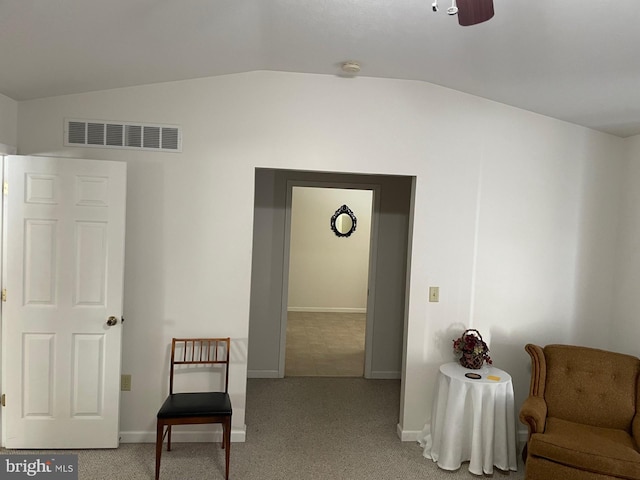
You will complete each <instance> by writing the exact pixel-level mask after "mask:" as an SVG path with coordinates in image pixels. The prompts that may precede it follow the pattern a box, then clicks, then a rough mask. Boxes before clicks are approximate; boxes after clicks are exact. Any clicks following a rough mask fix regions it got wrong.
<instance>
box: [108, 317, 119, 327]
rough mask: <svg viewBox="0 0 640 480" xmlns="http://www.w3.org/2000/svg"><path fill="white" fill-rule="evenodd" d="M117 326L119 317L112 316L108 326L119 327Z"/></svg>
mask: <svg viewBox="0 0 640 480" xmlns="http://www.w3.org/2000/svg"><path fill="white" fill-rule="evenodd" d="M117 324H118V317H113V316H111V317H109V318H108V319H107V325H109V326H110V327H113V326H114V325H117Z"/></svg>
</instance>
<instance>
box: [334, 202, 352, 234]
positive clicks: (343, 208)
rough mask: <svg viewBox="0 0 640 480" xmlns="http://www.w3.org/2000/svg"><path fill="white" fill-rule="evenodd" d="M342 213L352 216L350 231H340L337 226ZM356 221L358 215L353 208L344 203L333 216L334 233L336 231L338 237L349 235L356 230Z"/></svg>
mask: <svg viewBox="0 0 640 480" xmlns="http://www.w3.org/2000/svg"><path fill="white" fill-rule="evenodd" d="M342 214H347V215H349V217H350V218H351V228H350V229H349V231H348V232H345V233H342V232H340V231H339V230H338V228H337V227H336V220H337V219H338V217H339V216H340V215H342ZM356 222H357V220H356V216H355V215H354V214H353V212H352V211H351V209H350V208H349V207H347V206H346V205H342V206H341V207H340V208H339V209H338V210H336V213H334V214H333V216H332V217H331V230H333V233H335V234H336V235H337V236H338V237H349V236H350V235H351V234H352V233H353V232H355V231H356Z"/></svg>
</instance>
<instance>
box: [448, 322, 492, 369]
mask: <svg viewBox="0 0 640 480" xmlns="http://www.w3.org/2000/svg"><path fill="white" fill-rule="evenodd" d="M453 353H456V354H458V355H460V365H462V366H463V367H466V368H474V369H478V368H482V364H483V363H484V362H487V363H488V364H489V365H491V364H493V361H492V360H491V357H490V356H489V347H488V346H487V344H486V343H485V341H484V340H482V335H480V332H478V330H474V329H468V330H465V331H464V332H463V333H462V335H461V336H460V337H459V338H456V339H455V340H453Z"/></svg>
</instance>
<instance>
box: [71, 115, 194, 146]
mask: <svg viewBox="0 0 640 480" xmlns="http://www.w3.org/2000/svg"><path fill="white" fill-rule="evenodd" d="M64 144H65V146H68V147H79V146H83V147H102V148H128V149H135V150H149V151H164V152H181V151H182V128H181V127H180V126H177V125H158V124H153V123H146V124H142V123H133V122H107V121H100V120H76V119H73V120H65V128H64Z"/></svg>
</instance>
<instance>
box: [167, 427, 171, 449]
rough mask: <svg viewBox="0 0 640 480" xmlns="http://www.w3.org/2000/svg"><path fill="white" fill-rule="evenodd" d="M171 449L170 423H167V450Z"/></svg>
mask: <svg viewBox="0 0 640 480" xmlns="http://www.w3.org/2000/svg"><path fill="white" fill-rule="evenodd" d="M170 451H171V425H167V452H170Z"/></svg>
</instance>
